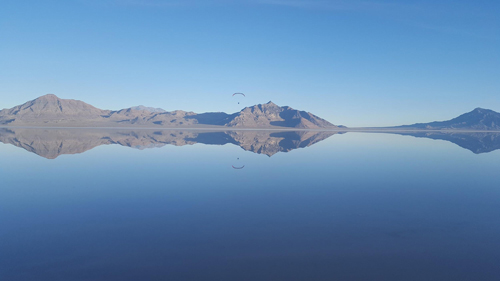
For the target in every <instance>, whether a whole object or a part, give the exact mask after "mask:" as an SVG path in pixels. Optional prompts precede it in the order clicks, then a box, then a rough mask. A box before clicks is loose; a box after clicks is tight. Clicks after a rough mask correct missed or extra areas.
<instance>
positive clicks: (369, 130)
mask: <svg viewBox="0 0 500 281" xmlns="http://www.w3.org/2000/svg"><path fill="white" fill-rule="evenodd" d="M0 128H16V129H83V130H87V129H98V130H106V129H109V130H123V129H127V130H177V131H179V130H183V131H191V130H192V131H277V132H278V131H312V132H359V133H397V132H412V133H415V132H431V133H500V130H463V129H456V130H455V129H435V130H431V129H390V128H332V129H327V128H318V129H301V128H282V127H280V128H233V127H209V126H207V127H139V126H137V127H134V126H124V127H120V126H119V127H83V126H79V127H74V126H73V127H72V126H61V127H58V126H5V125H0Z"/></svg>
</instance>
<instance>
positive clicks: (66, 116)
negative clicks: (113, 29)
mask: <svg viewBox="0 0 500 281" xmlns="http://www.w3.org/2000/svg"><path fill="white" fill-rule="evenodd" d="M0 125H4V126H5V125H7V126H66V127H127V126H143V127H144V126H147V127H235V128H280V127H287V128H298V129H319V128H331V129H334V128H341V127H338V126H335V125H333V124H331V123H330V122H328V121H326V120H324V119H321V118H319V117H318V116H316V115H313V114H312V113H309V112H306V111H299V110H295V109H292V108H290V107H288V106H283V107H280V106H277V105H276V104H274V103H272V102H268V103H266V104H259V105H255V106H252V107H246V108H244V109H243V110H241V111H240V112H237V113H234V114H231V115H230V114H227V113H224V112H208V113H201V114H197V113H194V112H186V111H182V110H176V111H171V112H167V111H165V110H163V109H161V108H152V107H145V106H136V107H131V108H126V109H121V110H117V111H112V110H102V109H98V108H96V107H93V106H92V105H89V104H87V103H84V102H82V101H77V100H68V99H60V98H58V97H56V96H55V95H51V94H49V95H45V96H42V97H39V98H37V99H35V100H32V101H29V102H27V103H25V104H23V105H19V106H16V107H14V108H11V109H4V110H1V111H0ZM342 128H345V127H342Z"/></svg>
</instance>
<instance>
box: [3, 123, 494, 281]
mask: <svg viewBox="0 0 500 281" xmlns="http://www.w3.org/2000/svg"><path fill="white" fill-rule="evenodd" d="M404 134H409V133H404ZM415 136H417V137H419V138H415V137H411V136H404V135H400V134H382V133H352V132H348V133H342V132H312V131H298V132H292V131H285V132H276V131H227V132H217V131H173V130H163V131H153V130H151V131H150V130H136V131H130V130H125V129H117V130H99V129H95V130H77V129H74V130H52V129H36V130H35V129H26V128H25V129H22V128H17V129H15V128H8V129H7V128H0V142H2V143H4V144H0V175H1V180H2V184H1V187H0V225H1V226H2V227H1V228H0V279H1V280H9V281H10V280H14V281H15V280H23V281H24V280H26V281H30V280H37V281H40V280H51V281H57V280H64V281H68V280H120V281H122V280H395V281H396V280H397V281H400V280H425V281H428V280H498V276H500V267H499V265H498V260H500V219H499V218H498V214H499V213H500V173H499V172H498V167H500V157H499V156H500V154H499V153H500V152H499V151H495V149H497V148H498V147H499V145H498V142H499V137H498V134H494V133H491V134H487V133H476V134H456V133H455V134H452V133H433V134H430V133H427V134H425V135H423V134H416V135H415ZM421 137H422V138H421ZM129 147H132V148H137V149H130V148H129ZM464 148H465V149H464Z"/></svg>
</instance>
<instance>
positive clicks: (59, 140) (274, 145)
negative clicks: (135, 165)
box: [0, 128, 338, 159]
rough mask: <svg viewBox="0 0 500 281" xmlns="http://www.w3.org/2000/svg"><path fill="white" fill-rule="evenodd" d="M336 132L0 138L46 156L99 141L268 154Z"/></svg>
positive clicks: (115, 132) (2, 134)
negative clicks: (219, 147) (231, 148)
mask: <svg viewBox="0 0 500 281" xmlns="http://www.w3.org/2000/svg"><path fill="white" fill-rule="evenodd" d="M336 133H338V132H317V131H284V132H283V131H197V130H182V131H181V130H146V129H143V130H128V129H112V130H108V129H41V128H36V129H33V128H0V142H3V143H5V144H12V145H15V146H17V147H20V148H23V149H25V150H27V151H29V152H32V153H35V154H37V155H39V156H42V157H44V158H47V159H55V158H57V157H58V156H60V155H63V154H78V153H83V152H85V151H87V150H90V149H92V148H94V147H97V146H100V145H109V144H118V145H122V146H127V147H132V148H136V149H147V148H153V147H162V146H165V145H175V146H183V145H192V144H196V143H202V144H209V145H224V144H234V145H238V146H240V147H241V148H243V149H244V150H246V151H251V152H254V153H258V154H265V155H268V156H272V155H274V154H276V153H278V152H288V151H291V150H293V149H297V148H303V147H308V146H311V145H313V144H315V143H317V142H320V141H322V140H324V139H326V138H328V137H330V136H332V135H334V134H336Z"/></svg>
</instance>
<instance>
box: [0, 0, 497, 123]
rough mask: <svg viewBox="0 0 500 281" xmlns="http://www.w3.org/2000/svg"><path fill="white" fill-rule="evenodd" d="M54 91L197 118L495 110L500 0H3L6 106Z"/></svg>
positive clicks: (428, 116)
mask: <svg viewBox="0 0 500 281" xmlns="http://www.w3.org/2000/svg"><path fill="white" fill-rule="evenodd" d="M234 92H243V93H245V94H246V98H244V99H241V100H239V101H240V104H237V101H236V99H237V98H233V97H232V94H233V93H234ZM47 93H53V94H55V95H58V96H59V97H61V98H71V99H79V100H83V101H85V102H88V103H90V104H92V105H94V106H97V107H99V108H103V109H120V108H125V107H130V106H135V105H139V104H143V105H146V106H154V107H161V108H164V109H166V110H175V109H182V110H189V111H194V112H205V111H224V112H228V113H232V112H236V111H238V110H240V109H241V108H242V107H243V106H249V105H254V104H257V103H265V102H268V101H269V100H272V101H273V102H274V103H276V104H278V105H289V106H291V107H293V108H296V109H301V110H306V111H310V112H312V113H314V114H316V115H318V116H320V117H323V118H325V119H327V120H329V121H330V122H332V123H334V124H343V125H347V126H353V127H354V126H385V125H399V124H409V123H415V122H427V121H435V120H445V119H450V118H452V117H455V116H458V115H459V114H462V113H465V112H468V111H471V110H472V109H474V108H475V107H484V108H489V109H493V110H496V111H499V112H500V1H498V0H475V1H470V0H467V1H465V0H442V1H435V0H415V1H402V0H400V1H385V0H381V1H359V0H339V1H336V0H332V1H324V0H317V1H316V0H239V1H237V0H234V1H227V0H183V1H180V0H179V1H178V0H142V1H141V0H58V1H57V0H44V1H39V0H35V1H29V0H2V1H1V3H0V108H10V107H13V106H15V105H18V104H21V103H24V102H26V101H28V100H31V99H34V98H36V97H38V96H41V95H44V94H47Z"/></svg>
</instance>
